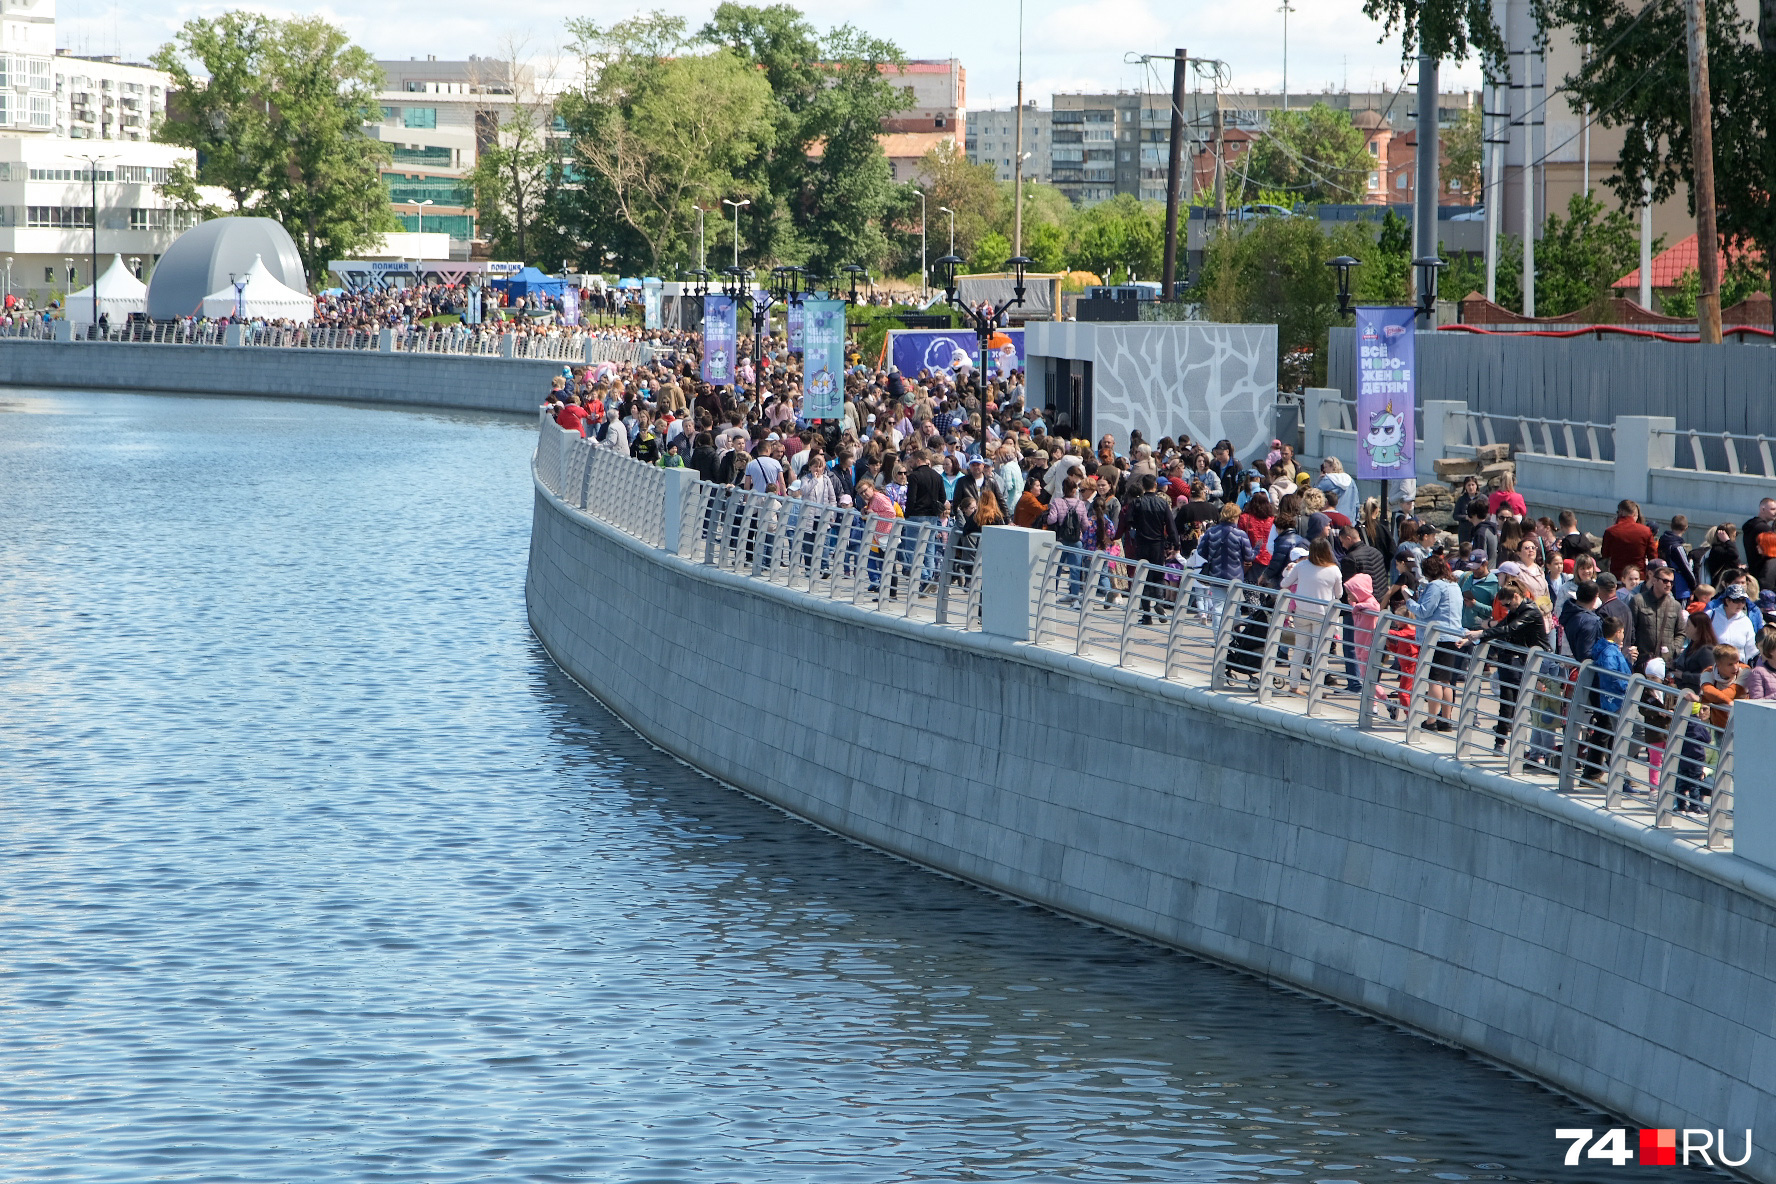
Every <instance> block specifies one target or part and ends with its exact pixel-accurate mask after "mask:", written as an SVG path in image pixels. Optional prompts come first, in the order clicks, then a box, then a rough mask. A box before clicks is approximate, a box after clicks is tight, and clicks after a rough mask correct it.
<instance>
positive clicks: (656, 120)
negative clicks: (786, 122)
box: [559, 13, 773, 272]
mask: <svg viewBox="0 0 1776 1184" xmlns="http://www.w3.org/2000/svg"><path fill="white" fill-rule="evenodd" d="M569 28H570V29H571V30H572V32H573V34H574V38H575V42H574V49H575V50H576V52H578V53H579V55H580V57H581V59H582V61H583V62H584V63H585V66H586V76H587V79H588V82H587V84H586V87H585V89H584V90H582V91H580V92H578V93H575V94H570V95H567V96H565V97H564V98H563V99H562V101H561V103H560V105H559V110H560V113H561V117H562V119H563V121H564V122H565V123H566V124H567V127H568V128H569V130H570V131H571V133H572V136H573V163H574V166H575V171H576V173H578V174H582V175H589V176H592V177H596V178H597V180H598V181H599V182H600V185H599V187H598V190H597V193H598V196H599V197H600V198H602V199H605V200H607V201H608V202H609V203H610V204H609V208H610V213H611V215H612V216H613V217H614V219H615V220H616V221H617V222H618V223H619V224H620V225H621V227H622V229H623V230H624V231H625V232H626V235H627V236H628V239H629V242H630V243H632V244H633V246H634V250H633V251H631V252H629V255H630V258H629V259H627V260H625V262H627V263H630V264H632V265H633V266H635V267H637V268H639V269H641V270H645V271H650V272H658V271H661V270H663V269H666V268H668V267H669V266H689V265H694V263H695V240H694V237H693V238H690V239H687V237H686V233H685V232H686V230H687V229H690V228H694V227H695V225H696V219H697V215H696V209H695V207H697V206H699V205H701V206H702V207H703V208H704V209H705V210H709V209H715V208H719V205H718V203H719V202H720V201H721V199H722V197H723V196H725V195H728V194H731V193H732V192H733V191H734V189H735V186H736V173H737V172H738V171H739V170H740V169H742V168H744V167H746V165H747V164H748V163H749V162H750V161H751V160H752V159H753V158H754V156H755V155H756V154H757V153H758V152H760V151H761V150H762V149H764V148H766V147H767V146H768V145H769V143H770V140H771V136H772V133H773V129H772V124H771V101H772V100H771V90H770V85H769V83H768V82H766V80H765V78H764V77H763V76H762V75H760V74H759V73H758V72H757V71H756V70H754V69H752V68H751V67H750V66H749V65H747V64H746V63H744V62H742V61H741V60H740V59H739V58H738V57H737V56H736V55H735V54H734V53H732V52H731V51H729V50H726V49H717V50H714V51H713V52H709V53H702V54H694V53H686V52H684V50H685V49H686V48H687V41H686V38H685V26H684V22H683V21H682V20H680V19H678V18H676V17H668V16H664V15H662V14H658V13H656V14H653V15H651V16H640V17H635V18H633V19H631V20H627V21H619V22H618V23H616V24H614V25H611V26H609V27H608V28H606V27H603V26H600V25H598V24H597V23H595V22H593V21H591V20H576V21H570V22H569Z"/></svg>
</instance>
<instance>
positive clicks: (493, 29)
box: [57, 0, 1480, 110]
mask: <svg viewBox="0 0 1776 1184" xmlns="http://www.w3.org/2000/svg"><path fill="white" fill-rule="evenodd" d="M755 2H759V0H755ZM1282 3H1283V0H1256V2H1255V3H1252V4H1250V6H1248V5H1247V4H1245V3H1237V2H1236V3H1228V2H1227V0H1169V2H1167V0H1026V3H1025V6H1024V10H1023V21H1024V94H1025V97H1026V98H1034V99H1036V100H1037V102H1038V103H1039V104H1040V105H1041V106H1044V107H1046V106H1048V96H1049V95H1051V94H1053V93H1055V92H1057V91H1063V92H1064V91H1115V90H1141V89H1146V90H1159V91H1165V90H1169V88H1170V85H1171V80H1170V73H1169V71H1170V65H1169V64H1168V63H1166V62H1158V63H1155V64H1153V65H1152V66H1150V67H1148V66H1142V65H1140V64H1138V63H1137V64H1133V65H1130V64H1127V63H1126V62H1125V60H1124V59H1125V57H1126V56H1127V55H1129V54H1143V53H1144V54H1158V55H1169V54H1170V53H1171V51H1172V49H1173V47H1174V46H1180V45H1181V46H1183V47H1184V48H1186V49H1187V50H1188V51H1189V52H1190V54H1191V55H1192V56H1199V57H1205V58H1218V59H1221V60H1223V61H1225V62H1226V63H1227V65H1228V69H1229V71H1230V72H1231V76H1232V83H1231V85H1232V88H1233V89H1235V90H1266V91H1276V90H1278V89H1280V88H1281V87H1282V85H1283V81H1284V78H1283V20H1284V15H1283V13H1282V12H1281V11H1279V7H1280V5H1281V4H1282ZM799 6H800V7H801V8H802V9H803V10H804V11H809V10H811V9H812V10H814V11H815V12H817V14H818V15H817V16H815V17H814V18H812V19H813V21H814V23H815V24H816V25H817V26H819V27H822V28H825V27H827V26H830V25H836V24H842V23H850V24H853V25H856V26H857V27H859V28H861V29H864V30H865V31H867V32H869V33H872V34H875V35H876V36H879V37H886V38H888V39H889V40H891V41H893V42H895V43H896V44H897V45H899V46H900V48H901V50H902V51H903V52H904V53H905V54H906V55H907V56H908V57H912V58H948V57H957V58H960V59H962V64H963V66H964V68H965V69H966V70H967V71H968V106H969V107H970V108H973V109H975V110H983V109H986V108H990V107H1007V106H1010V105H1011V103H1012V102H1013V99H1014V96H1015V95H1016V92H1017V41H1018V36H1017V30H1018V6H1017V4H1016V3H1015V0H996V2H994V0H989V2H979V3H973V4H955V3H941V2H939V0H891V2H889V0H826V2H825V3H822V4H820V5H809V4H801V5H799ZM230 8H253V9H256V10H259V11H263V12H266V13H269V14H275V15H297V14H300V15H318V16H324V17H326V18H327V19H329V20H331V21H333V22H334V23H335V24H338V25H340V26H342V27H344V28H345V30H346V31H347V33H349V34H350V35H351V37H352V39H353V40H355V41H356V42H357V43H358V44H360V45H363V46H365V47H366V48H367V49H369V50H370V51H371V52H372V53H374V54H375V55H376V56H377V57H379V58H385V59H386V58H411V57H420V58H423V57H425V56H426V55H427V54H432V55H435V56H437V57H438V58H440V59H452V58H456V59H460V58H465V57H467V56H468V55H469V54H471V53H478V54H481V55H484V56H486V55H497V54H499V53H500V50H501V48H502V47H503V46H505V45H508V44H512V43H517V44H521V45H528V46H529V47H530V51H531V53H533V54H539V55H548V54H551V53H559V51H560V47H561V45H562V43H563V41H564V40H565V38H564V35H563V32H562V28H563V22H564V21H566V20H567V19H568V18H569V17H579V16H584V17H590V18H592V19H594V20H597V21H600V22H603V23H608V22H611V21H615V20H620V19H622V18H624V17H627V16H632V15H634V14H635V13H636V12H638V11H642V10H644V9H649V8H663V9H665V10H667V11H670V12H673V13H676V14H678V15H681V16H683V17H685V19H686V20H687V21H688V22H689V23H690V24H691V25H692V27H695V26H696V25H698V24H700V23H702V21H703V20H704V19H706V18H707V17H708V15H709V13H710V12H711V11H712V10H713V8H714V3H713V2H712V0H702V2H700V3H694V2H685V0H649V2H647V3H635V2H634V0H630V2H628V3H624V2H622V0H530V2H529V3H526V4H523V5H521V6H520V5H511V6H501V5H489V4H487V3H485V2H482V0H420V2H419V3H416V4H403V3H399V2H397V3H392V4H374V5H357V4H353V5H349V6H348V5H339V6H336V5H334V4H329V3H300V2H298V3H293V4H288V5H279V4H261V3H253V2H251V0H248V2H244V3H236V4H226V3H192V2H190V0H165V2H162V3H157V4H127V3H119V2H118V0H59V7H58V12H57V17H58V20H57V43H58V44H59V45H61V46H64V47H66V48H68V49H70V50H72V51H73V52H75V53H91V54H103V53H119V54H122V55H123V57H125V58H126V59H129V60H132V61H141V60H143V59H144V58H146V57H147V55H148V54H150V53H152V52H153V51H154V49H155V48H156V47H158V46H159V45H161V44H162V43H163V42H165V41H167V40H169V39H170V38H171V37H172V35H173V33H174V32H175V31H176V30H177V29H178V27H179V26H180V25H182V24H183V23H184V22H186V21H188V20H193V19H199V18H202V17H206V16H214V15H216V14H218V13H220V12H223V11H226V10H227V9H230ZM1288 21H1289V36H1288V50H1289V53H1288V56H1289V68H1288V86H1289V92H1290V94H1291V95H1293V94H1312V93H1313V92H1316V91H1321V90H1325V89H1328V88H1330V89H1334V90H1341V89H1345V88H1346V87H1347V86H1348V87H1349V88H1350V89H1353V90H1381V89H1388V90H1391V89H1394V88H1396V87H1397V86H1398V85H1399V84H1400V80H1401V62H1400V45H1399V41H1398V39H1393V38H1390V39H1388V40H1387V41H1385V42H1381V41H1378V38H1379V37H1380V34H1381V29H1380V26H1378V25H1376V24H1375V23H1373V22H1371V21H1370V20H1369V19H1368V18H1366V17H1365V16H1364V15H1363V11H1362V0H1296V2H1295V4H1294V10H1293V11H1292V12H1291V13H1290V15H1289V17H1288ZM1479 81H1480V71H1479V67H1478V65H1477V64H1475V63H1473V62H1468V63H1463V64H1460V65H1457V66H1454V67H1451V66H1448V65H1445V67H1444V71H1443V78H1442V83H1443V89H1445V90H1447V89H1451V88H1452V87H1453V86H1461V85H1465V86H1468V87H1477V86H1478V85H1479Z"/></svg>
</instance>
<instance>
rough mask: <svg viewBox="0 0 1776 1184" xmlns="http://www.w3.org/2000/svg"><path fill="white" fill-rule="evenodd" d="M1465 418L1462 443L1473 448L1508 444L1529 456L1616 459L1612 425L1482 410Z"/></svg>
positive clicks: (1614, 432)
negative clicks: (1494, 413) (1534, 417)
mask: <svg viewBox="0 0 1776 1184" xmlns="http://www.w3.org/2000/svg"><path fill="white" fill-rule="evenodd" d="M1464 418H1465V419H1466V420H1467V426H1466V430H1465V433H1464V438H1463V440H1462V441H1461V443H1463V444H1468V445H1472V446H1473V447H1476V448H1477V447H1479V446H1481V445H1483V444H1509V445H1511V448H1512V451H1514V452H1522V453H1528V454H1530V455H1532V456H1559V457H1566V458H1569V459H1572V460H1596V461H1613V460H1615V456H1616V428H1615V425H1614V424H1607V423H1586V422H1582V421H1579V420H1571V419H1531V418H1528V417H1525V416H1517V415H1490V414H1487V413H1486V412H1481V411H1469V412H1468V413H1467V414H1466V416H1465V417H1464Z"/></svg>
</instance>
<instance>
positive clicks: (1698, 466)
mask: <svg viewBox="0 0 1776 1184" xmlns="http://www.w3.org/2000/svg"><path fill="white" fill-rule="evenodd" d="M1653 435H1654V436H1655V437H1668V438H1672V439H1673V442H1674V447H1673V449H1672V451H1673V454H1674V457H1675V460H1676V465H1677V467H1678V468H1680V469H1692V470H1694V471H1696V472H1698V473H1728V474H1731V475H1734V476H1750V477H1768V478H1770V479H1772V480H1776V459H1773V458H1772V456H1771V441H1770V437H1768V436H1736V435H1734V434H1733V433H1731V432H1716V433H1714V434H1713V435H1705V434H1704V433H1702V432H1683V431H1680V432H1660V431H1655V432H1654V433H1653Z"/></svg>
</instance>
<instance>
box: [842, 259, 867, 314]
mask: <svg viewBox="0 0 1776 1184" xmlns="http://www.w3.org/2000/svg"><path fill="white" fill-rule="evenodd" d="M841 270H842V271H844V272H845V274H846V275H848V276H850V277H851V303H852V305H853V306H855V305H856V303H857V281H858V278H859V277H860V276H861V277H862V278H863V280H864V282H865V283H867V282H869V272H868V271H866V270H864V269H863V268H861V267H859V266H858V265H857V264H855V263H847V264H845V266H844V267H843V268H842V269H841Z"/></svg>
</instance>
